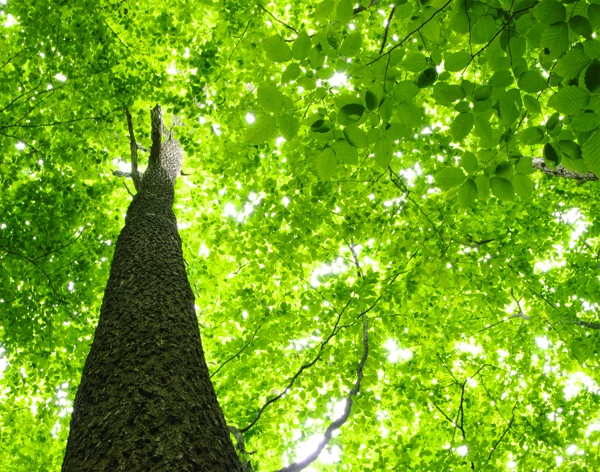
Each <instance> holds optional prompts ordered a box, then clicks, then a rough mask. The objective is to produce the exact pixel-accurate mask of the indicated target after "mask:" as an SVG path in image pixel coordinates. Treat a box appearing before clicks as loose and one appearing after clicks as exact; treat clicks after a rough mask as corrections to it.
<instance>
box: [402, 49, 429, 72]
mask: <svg viewBox="0 0 600 472" xmlns="http://www.w3.org/2000/svg"><path fill="white" fill-rule="evenodd" d="M403 64H404V68H405V69H406V70H408V71H410V72H421V71H422V70H425V69H426V68H427V65H428V63H427V58H426V57H425V55H424V54H423V53H421V52H411V53H409V54H407V55H406V57H405V58H404V62H403Z"/></svg>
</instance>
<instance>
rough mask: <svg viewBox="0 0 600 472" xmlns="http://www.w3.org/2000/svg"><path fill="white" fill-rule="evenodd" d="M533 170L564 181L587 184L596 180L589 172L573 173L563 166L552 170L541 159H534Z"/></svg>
mask: <svg viewBox="0 0 600 472" xmlns="http://www.w3.org/2000/svg"><path fill="white" fill-rule="evenodd" d="M533 168H534V169H536V170H541V171H542V172H543V173H544V174H547V175H553V176H555V177H562V178H564V179H574V180H578V181H580V182H589V181H593V180H598V177H597V176H596V175H595V174H592V173H591V172H586V173H585V174H581V173H579V172H573V171H571V170H567V169H565V168H564V167H563V166H560V165H559V166H556V169H552V168H551V167H549V166H548V165H546V162H545V161H544V159H542V158H541V157H536V158H534V159H533Z"/></svg>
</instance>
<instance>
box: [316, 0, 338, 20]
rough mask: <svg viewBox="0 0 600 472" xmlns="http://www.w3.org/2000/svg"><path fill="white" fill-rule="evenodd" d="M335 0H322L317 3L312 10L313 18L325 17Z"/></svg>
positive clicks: (331, 9)
mask: <svg viewBox="0 0 600 472" xmlns="http://www.w3.org/2000/svg"><path fill="white" fill-rule="evenodd" d="M334 6H335V2H334V1H333V0H324V1H322V2H321V3H319V4H318V5H317V6H316V7H315V10H314V15H315V18H318V19H325V18H327V16H329V14H330V13H331V12H332V11H333V7H334Z"/></svg>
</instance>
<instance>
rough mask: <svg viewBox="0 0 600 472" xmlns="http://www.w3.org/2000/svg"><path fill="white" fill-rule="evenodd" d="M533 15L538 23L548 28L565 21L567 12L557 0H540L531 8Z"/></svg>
mask: <svg viewBox="0 0 600 472" xmlns="http://www.w3.org/2000/svg"><path fill="white" fill-rule="evenodd" d="M533 14H534V15H535V17H536V18H537V20H538V21H539V22H540V23H542V24H544V25H546V26H550V25H553V24H554V23H558V22H561V21H565V19H566V17H567V10H566V8H565V7H564V5H563V4H562V3H560V2H558V1H557V0H542V1H541V2H539V3H538V4H537V5H536V6H535V7H534V8H533Z"/></svg>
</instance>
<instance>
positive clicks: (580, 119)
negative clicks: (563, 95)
mask: <svg viewBox="0 0 600 472" xmlns="http://www.w3.org/2000/svg"><path fill="white" fill-rule="evenodd" d="M599 126H600V117H598V115H597V114H596V113H594V112H593V111H580V112H578V113H576V114H575V116H574V117H573V118H572V119H571V128H573V129H574V130H575V131H593V130H595V129H596V128H598V127H599Z"/></svg>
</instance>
